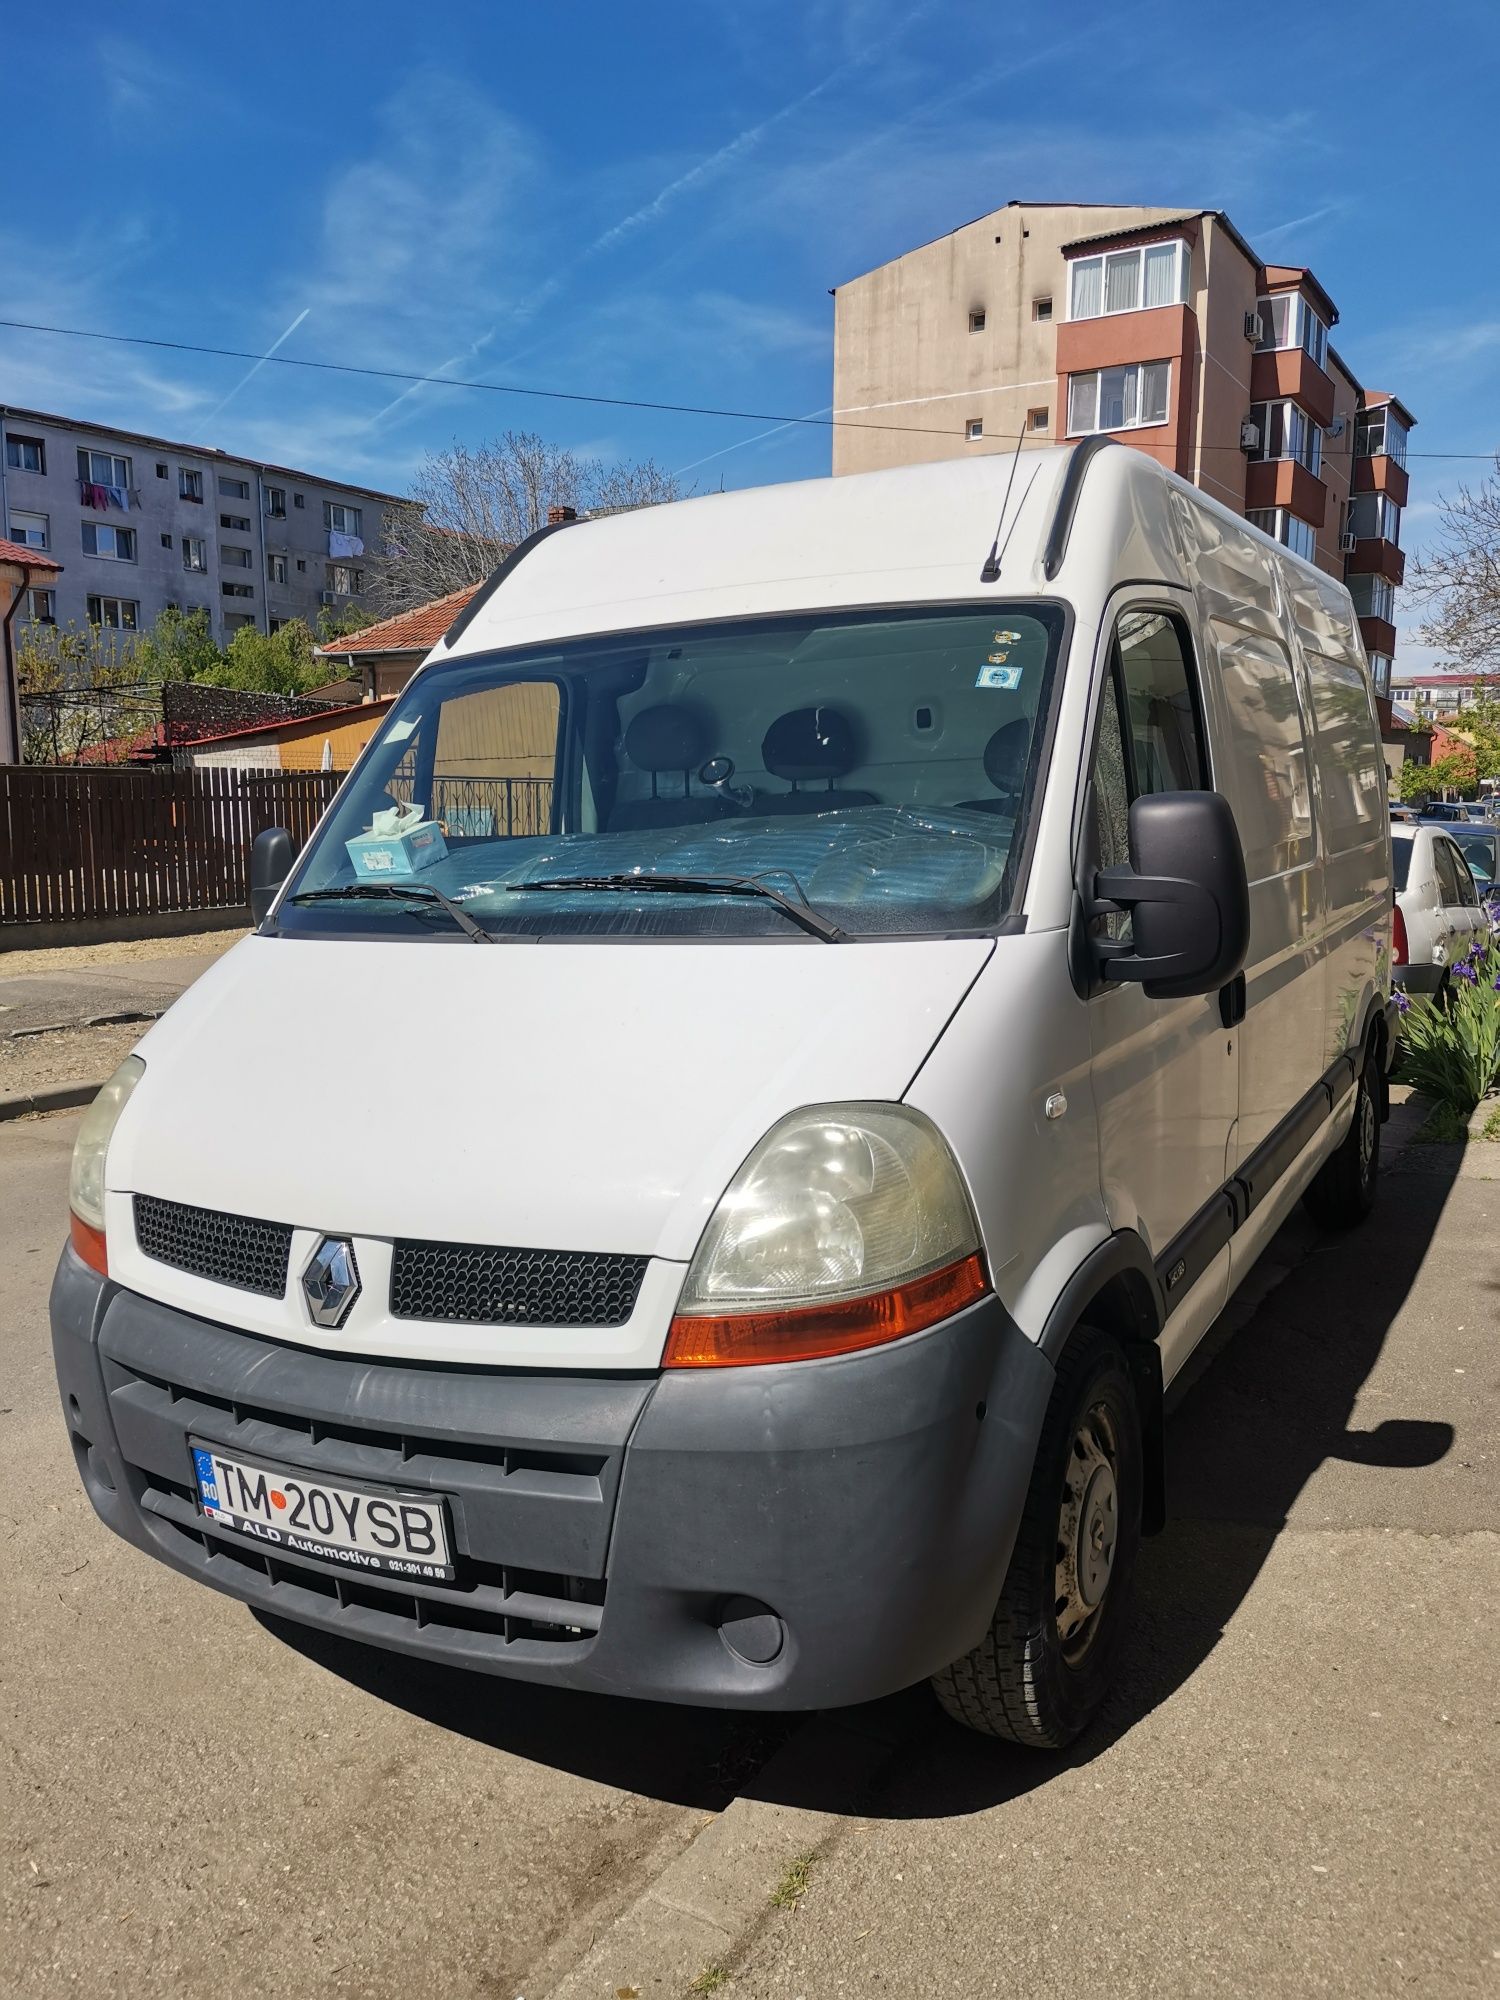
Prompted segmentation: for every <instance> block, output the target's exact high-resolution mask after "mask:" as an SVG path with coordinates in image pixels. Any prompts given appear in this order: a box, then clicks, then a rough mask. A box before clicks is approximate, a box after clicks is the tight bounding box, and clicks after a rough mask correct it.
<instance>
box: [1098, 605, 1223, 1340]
mask: <svg viewBox="0 0 1500 2000" xmlns="http://www.w3.org/2000/svg"><path fill="white" fill-rule="evenodd" d="M1119 601H1120V600H1117V602H1119ZM1106 629H1107V633H1108V640H1107V650H1106V655H1105V671H1104V675H1103V681H1102V686H1101V689H1100V694H1099V701H1098V711H1097V721H1096V727H1095V735H1094V747H1093V753H1092V759H1091V765H1090V777H1091V781H1092V788H1091V789H1092V800H1093V810H1092V813H1091V814H1090V815H1089V816H1088V818H1087V819H1086V821H1085V825H1084V828H1083V835H1082V837H1083V841H1084V844H1085V845H1084V854H1083V857H1082V864H1083V865H1082V871H1081V872H1082V873H1083V874H1084V876H1085V877H1086V878H1087V879H1089V880H1092V876H1091V874H1090V868H1091V867H1112V866H1114V865H1116V864H1118V863H1125V862H1128V861H1129V859H1130V854H1129V843H1128V832H1127V828H1128V817H1129V812H1130V803H1131V801H1132V799H1135V798H1139V797H1140V796H1141V795H1142V794H1143V793H1148V792H1171V791H1196V790H1201V789H1204V788H1207V787H1209V786H1211V785H1212V782H1213V779H1212V772H1211V768H1210V760H1209V755H1208V741H1207V735H1206V731H1205V727H1204V721H1203V714H1204V710H1203V701H1202V689H1201V683H1200V681H1199V669H1198V662H1197V657H1196V651H1195V647H1194V643H1193V637H1192V631H1191V627H1190V625H1189V623H1188V619H1187V617H1186V615H1185V613H1184V611H1183V609H1182V608H1181V607H1180V606H1178V605H1176V604H1173V603H1172V602H1171V601H1170V600H1166V601H1159V600H1156V599H1150V600H1147V601H1136V602H1133V601H1131V600H1129V599H1128V598H1127V599H1125V600H1124V601H1123V603H1121V608H1120V609H1119V610H1118V612H1116V613H1115V614H1114V615H1113V617H1112V620H1111V621H1109V622H1108V623H1107V627H1106ZM1093 921H1094V922H1095V923H1096V924H1098V925H1101V926H1103V927H1104V928H1105V929H1106V930H1107V932H1108V934H1109V935H1110V936H1111V937H1114V938H1117V939H1121V940H1123V939H1125V938H1127V937H1128V936H1129V927H1130V918H1129V916H1128V914H1126V913H1123V912H1121V913H1116V914H1113V915H1108V916H1103V917H1097V918H1095V919H1094V920H1093ZM1088 1006H1089V1037H1090V1074H1091V1079H1092V1086H1093V1096H1094V1110H1095V1118H1096V1122H1097V1128H1098V1133H1099V1175H1100V1185H1101V1190H1102V1193H1103V1198H1104V1204H1105V1209H1106V1212H1107V1214H1108V1216H1109V1219H1110V1222H1111V1224H1112V1226H1113V1227H1114V1228H1116V1229H1135V1230H1137V1231H1138V1232H1139V1233H1140V1235H1141V1236H1142V1237H1144V1239H1145V1241H1146V1244H1147V1247H1148V1248H1149V1250H1150V1252H1151V1255H1152V1257H1153V1259H1154V1260H1155V1262H1156V1266H1157V1272H1158V1275H1159V1277H1160V1279H1161V1283H1162V1287H1163V1292H1164V1295H1165V1299H1166V1304H1167V1308H1168V1314H1169V1317H1168V1323H1167V1329H1166V1332H1165V1333H1164V1335H1163V1338H1162V1364H1163V1369H1164V1372H1165V1373H1166V1375H1167V1376H1168V1377H1169V1378H1170V1376H1171V1375H1172V1374H1173V1373H1174V1372H1175V1370H1176V1368H1177V1366H1179V1365H1180V1364H1181V1362H1182V1361H1183V1360H1184V1359H1186V1357H1187V1355H1188V1354H1189V1353H1190V1352H1191V1351H1192V1348H1193V1346H1194V1345H1195V1344H1196V1342H1197V1340H1198V1339H1199V1337H1200V1336H1201V1335H1202V1333H1203V1332H1204V1330H1205V1328H1206V1327H1207V1326H1208V1324H1209V1323H1210V1321H1211V1320H1212V1319H1213V1318H1214V1316H1215V1314H1216V1313H1217V1312H1218V1311H1219V1309H1220V1307H1221V1306H1222V1305H1223V1303H1224V1300H1225V1298H1226V1296H1227V1293H1228V1271H1229V1259H1228V1251H1227V1244H1228V1241H1229V1228H1228V1218H1229V1213H1230V1211H1229V1206H1228V1197H1227V1196H1226V1195H1225V1193H1224V1192H1223V1188H1224V1180H1225V1176H1226V1174H1227V1172H1228V1170H1229V1169H1228V1159H1227V1155H1228V1149H1229V1144H1230V1135H1231V1132H1232V1129H1233V1126H1234V1121H1235V1117H1236V1113H1237V1109H1238V1097H1239V1081H1238V1077H1239V1067H1238V1057H1237V1051H1236V1046H1235V1037H1234V1034H1233V1032H1232V1031H1231V1030H1229V1029H1226V1027H1225V1026H1224V1021H1223V1018H1222V1016H1221V1012H1220V1003H1219V998H1218V996H1217V995H1215V994H1212V993H1210V994H1208V995H1206V996H1197V997H1194V998H1192V999H1187V1000H1148V999H1147V998H1146V995H1145V993H1144V991H1143V990H1142V988H1141V987H1140V986H1136V985H1125V984H1120V985H1114V986H1111V985H1108V984H1100V985H1099V986H1098V987H1097V988H1096V990H1095V991H1094V992H1093V993H1092V995H1091V997H1090V999H1089V1003H1088Z"/></svg>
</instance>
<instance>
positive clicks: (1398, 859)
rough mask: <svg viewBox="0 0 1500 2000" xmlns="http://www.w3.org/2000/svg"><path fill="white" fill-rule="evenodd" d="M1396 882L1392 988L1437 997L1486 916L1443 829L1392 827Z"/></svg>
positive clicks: (1465, 865) (1451, 837)
mask: <svg viewBox="0 0 1500 2000" xmlns="http://www.w3.org/2000/svg"><path fill="white" fill-rule="evenodd" d="M1391 857H1392V861H1393V863H1394V873H1395V878H1396V923H1395V931H1396V972H1395V977H1396V984H1397V985H1398V986H1399V987H1402V988H1404V990H1405V991H1406V992H1408V993H1432V994H1441V993H1443V992H1445V991H1446V990H1447V985H1448V976H1449V970H1450V968H1451V967H1452V966H1454V965H1455V964H1457V962H1458V960H1459V959H1461V958H1462V957H1463V955H1464V953H1465V952H1466V951H1467V950H1468V948H1469V942H1470V940H1471V939H1472V938H1473V937H1474V936H1475V935H1476V934H1478V935H1480V936H1482V935H1483V934H1484V932H1485V931H1487V930H1488V928H1489V913H1488V911H1487V909H1486V907H1485V903H1484V899H1483V897H1482V896H1481V895H1480V892H1479V887H1478V884H1477V883H1476V882H1475V879H1474V876H1473V874H1472V872H1471V871H1470V868H1469V864H1468V862H1467V861H1466V860H1465V859H1464V856H1463V850H1462V848H1461V847H1460V846H1459V842H1458V839H1457V838H1456V837H1455V835H1454V834H1453V833H1452V832H1450V830H1449V829H1448V828H1447V827H1446V826H1430V825H1427V824H1425V823H1423V824H1420V825H1417V826H1400V825H1393V826H1392V828H1391Z"/></svg>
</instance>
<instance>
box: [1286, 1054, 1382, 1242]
mask: <svg viewBox="0 0 1500 2000" xmlns="http://www.w3.org/2000/svg"><path fill="white" fill-rule="evenodd" d="M1379 1178H1380V1052H1379V1049H1378V1047H1377V1045H1376V1042H1375V1040H1374V1038H1373V1036H1372V1037H1371V1039H1370V1041H1369V1042H1367V1043H1366V1045H1365V1059H1364V1062H1363V1064H1362V1065H1361V1067H1360V1072H1359V1083H1358V1085H1357V1086H1356V1093H1355V1099H1354V1116H1353V1118H1352V1119H1351V1120H1350V1123H1349V1130H1348V1131H1347V1132H1346V1133H1345V1135H1344V1138H1343V1140H1342V1142H1341V1144H1340V1146H1339V1149H1338V1151H1337V1152H1336V1153H1333V1154H1331V1155H1330V1156H1329V1158H1328V1159H1326V1160H1325V1161H1324V1162H1323V1164H1322V1166H1321V1167H1319V1169H1318V1171H1317V1173H1316V1175H1315V1176H1314V1177H1313V1180H1312V1182H1311V1184H1310V1185H1309V1187H1308V1190H1307V1193H1306V1195H1305V1196H1304V1197H1303V1199H1304V1200H1305V1201H1306V1203H1307V1207H1308V1212H1309V1213H1310V1214H1311V1215H1312V1217H1313V1219H1314V1220H1315V1221H1317V1222H1321V1223H1322V1225H1323V1227H1324V1228H1325V1229H1352V1228H1353V1226H1354V1224H1355V1223H1356V1222H1363V1221H1364V1219H1365V1217H1366V1216H1367V1215H1368V1214H1369V1213H1370V1210H1371V1209H1372V1208H1373V1207H1374V1206H1375V1189H1376V1184H1377V1182H1378V1181H1379Z"/></svg>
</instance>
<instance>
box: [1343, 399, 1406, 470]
mask: <svg viewBox="0 0 1500 2000" xmlns="http://www.w3.org/2000/svg"><path fill="white" fill-rule="evenodd" d="M1406 437H1407V431H1406V425H1405V424H1403V423H1402V421H1401V419H1400V418H1399V417H1398V416H1397V415H1396V413H1395V411H1394V410H1392V409H1391V407H1390V406H1389V404H1387V405H1386V406H1385V407H1384V408H1383V409H1379V410H1361V411H1360V412H1359V415H1358V416H1357V417H1356V418H1355V419H1354V456H1355V457H1356V458H1380V457H1382V456H1384V457H1386V458H1391V459H1394V460H1395V462H1396V463H1397V465H1405V463H1406Z"/></svg>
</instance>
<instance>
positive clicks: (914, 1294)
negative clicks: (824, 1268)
mask: <svg viewBox="0 0 1500 2000" xmlns="http://www.w3.org/2000/svg"><path fill="white" fill-rule="evenodd" d="M989 1288H990V1287H989V1280H988V1279H987V1278H986V1277H985V1274H984V1260H983V1258H981V1257H978V1256H974V1257H963V1258H960V1260H959V1261H958V1263H956V1264H948V1265H945V1266H944V1268H943V1269H942V1270H941V1271H929V1272H928V1273H927V1275H926V1277H924V1278H913V1279H912V1280H911V1281H910V1283H909V1284H905V1285H896V1286H894V1287H893V1288H892V1289H891V1290H890V1291H888V1292H875V1293H873V1294H872V1295H871V1296H870V1297H869V1298H864V1299H839V1300H837V1301H835V1302H833V1303H831V1304H829V1305H819V1306H796V1307H794V1308H793V1309H792V1310H791V1311H790V1312H779V1313H772V1312H767V1313H725V1314H722V1315H710V1314H704V1315H703V1316H702V1317H699V1316H698V1315H696V1314H693V1313H679V1315H678V1316H677V1318H676V1319H674V1320H673V1322H672V1324H671V1327H670V1329H669V1330H668V1333H667V1348H666V1353H665V1354H664V1355H663V1356H662V1366H663V1367H664V1368H746V1367H750V1366H752V1365H753V1364H755V1363H757V1362H764V1361H814V1360H816V1359H817V1358H818V1357H819V1356H820V1355H827V1354H855V1353H858V1351H859V1350H860V1348H862V1347H879V1346H881V1345H882V1344H883V1343H884V1342H885V1341H888V1340H900V1339H901V1338H902V1336H903V1335H904V1334H908V1333H920V1332H921V1331H922V1329H923V1328H924V1327H928V1326H935V1325H936V1324H937V1322H938V1321H939V1320H940V1319H949V1318H951V1317H952V1315H953V1314H954V1313H956V1312H961V1311H962V1310H963V1308H964V1307H965V1306H971V1305H973V1303H974V1301H975V1300H976V1299H981V1298H983V1297H984V1295H985V1293H986V1292H987V1291H988V1290H989Z"/></svg>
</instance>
